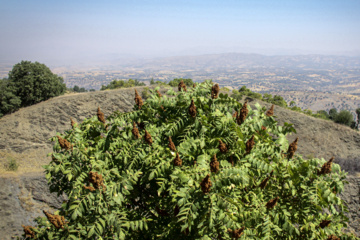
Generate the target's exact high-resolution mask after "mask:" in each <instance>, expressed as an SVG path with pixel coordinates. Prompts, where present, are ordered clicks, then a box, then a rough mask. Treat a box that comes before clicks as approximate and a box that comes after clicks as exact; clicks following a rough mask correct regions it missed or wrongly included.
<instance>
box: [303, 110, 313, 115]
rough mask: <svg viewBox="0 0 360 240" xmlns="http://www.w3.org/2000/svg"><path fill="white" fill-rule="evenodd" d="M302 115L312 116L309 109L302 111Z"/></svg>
mask: <svg viewBox="0 0 360 240" xmlns="http://www.w3.org/2000/svg"><path fill="white" fill-rule="evenodd" d="M304 113H305V114H307V115H312V114H313V113H312V111H311V110H310V109H304Z"/></svg>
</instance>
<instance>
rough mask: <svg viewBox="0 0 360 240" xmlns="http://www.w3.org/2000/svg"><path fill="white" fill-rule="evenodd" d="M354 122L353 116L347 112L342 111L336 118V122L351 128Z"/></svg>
mask: <svg viewBox="0 0 360 240" xmlns="http://www.w3.org/2000/svg"><path fill="white" fill-rule="evenodd" d="M353 120H354V117H353V115H352V114H351V112H349V111H347V110H341V111H340V112H339V113H338V114H336V116H335V118H334V122H336V123H340V124H344V125H346V126H351V123H352V122H353Z"/></svg>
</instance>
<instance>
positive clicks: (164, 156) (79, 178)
mask: <svg viewBox="0 0 360 240" xmlns="http://www.w3.org/2000/svg"><path fill="white" fill-rule="evenodd" d="M156 90H158V89H155V90H154V91H153V90H150V91H151V92H152V95H151V96H150V97H149V98H148V99H147V100H146V101H145V102H144V103H143V105H142V107H141V109H139V106H138V105H135V104H134V109H133V111H131V112H127V113H114V114H112V115H111V116H110V117H108V118H107V119H106V123H107V124H106V126H104V124H103V123H102V122H100V121H99V120H98V118H97V117H96V115H95V114H96V112H94V117H92V118H91V119H87V120H84V121H83V122H82V123H78V124H76V125H74V128H72V129H71V128H70V126H69V128H70V130H69V131H67V132H65V133H64V134H58V135H59V136H60V135H61V137H62V139H66V140H67V141H69V142H70V143H71V144H72V146H73V147H72V148H71V149H64V148H61V146H60V144H59V142H58V141H57V140H58V139H57V137H53V139H52V140H54V142H55V145H54V153H52V159H53V160H52V161H51V162H50V164H49V165H46V166H45V169H46V178H47V179H48V182H49V185H50V189H51V191H53V192H57V193H58V194H63V193H65V194H67V196H68V200H67V201H66V202H64V203H63V204H62V208H61V209H60V211H58V212H55V213H51V214H53V215H54V218H56V219H62V222H61V223H62V224H61V228H57V227H55V226H54V225H53V224H51V223H49V221H47V219H46V217H45V216H44V217H43V218H38V219H36V221H37V223H38V226H34V228H32V231H33V232H34V233H35V238H37V239H174V240H175V239H234V238H236V239H237V238H239V239H328V238H329V237H339V238H341V239H353V238H354V237H353V236H350V235H346V234H345V233H343V230H344V228H345V227H346V221H347V218H346V217H345V215H344V211H345V210H346V207H345V205H344V203H343V201H342V200H341V199H340V198H339V193H341V191H342V190H343V188H344V184H345V177H346V173H345V172H344V171H341V169H340V166H339V165H338V164H336V159H335V160H334V162H333V163H332V166H331V172H330V173H325V172H324V174H318V172H319V171H321V167H322V166H323V165H324V163H325V162H327V160H328V159H327V160H325V159H317V158H313V159H309V160H305V159H304V158H302V157H301V156H300V155H298V154H296V153H295V154H294V156H293V157H292V158H289V157H288V156H287V154H284V153H286V152H287V151H288V148H289V143H288V141H287V139H286V137H285V136H286V135H287V134H290V133H296V131H295V129H294V128H293V127H292V126H291V124H288V123H285V125H284V126H278V124H277V121H276V120H275V119H274V117H272V116H266V109H265V108H262V107H261V106H260V105H257V106H256V108H257V109H251V108H250V106H245V107H246V108H247V109H244V108H243V110H242V111H243V112H244V113H245V112H246V115H247V116H246V118H243V119H242V121H240V122H239V121H237V119H236V118H233V117H232V113H233V112H234V111H239V110H240V109H242V107H243V106H242V105H241V104H240V103H239V102H238V101H236V100H235V99H233V98H230V97H228V96H227V95H224V94H220V95H219V97H218V98H211V91H212V85H211V83H210V82H204V83H201V84H198V85H197V86H196V87H195V88H189V89H188V90H187V92H185V91H180V92H177V93H175V92H174V91H173V90H169V91H168V92H167V94H166V95H164V96H162V97H161V98H160V97H159V96H158V94H157V93H156V92H155V91H156ZM171 95H172V96H171ZM169 96H171V97H169ZM189 106H196V114H194V111H191V110H189ZM161 107H163V108H161ZM193 108H194V107H192V108H191V109H193ZM163 109H166V111H164V110H163ZM275 112H276V111H275ZM275 114H276V113H275ZM135 123H137V124H138V123H141V124H142V126H143V127H141V128H140V127H139V128H138V127H137V126H136V124H135ZM239 124H240V125H239ZM134 129H136V133H135V134H134V131H135V130H134ZM150 140H151V141H150ZM250 140H251V141H250ZM249 141H250V143H251V144H247V142H249ZM299 141H301V139H299ZM247 145H248V146H247ZM250 145H251V148H250V147H249V146H250ZM225 147H226V151H225ZM333 189H336V191H333ZM53 215H52V216H53ZM56 215H58V216H60V217H56ZM324 221H331V222H330V223H329V224H328V225H326V226H325V225H324V224H323V223H324ZM319 226H321V227H319ZM27 236H28V237H31V236H30V235H29V234H27Z"/></svg>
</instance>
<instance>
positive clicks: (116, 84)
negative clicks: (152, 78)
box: [100, 79, 145, 90]
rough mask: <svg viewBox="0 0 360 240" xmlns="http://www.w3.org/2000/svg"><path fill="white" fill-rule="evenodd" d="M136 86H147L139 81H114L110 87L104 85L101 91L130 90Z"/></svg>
mask: <svg viewBox="0 0 360 240" xmlns="http://www.w3.org/2000/svg"><path fill="white" fill-rule="evenodd" d="M135 86H145V83H143V82H140V81H139V80H137V79H129V80H127V81H124V80H116V79H115V80H113V81H111V82H110V83H109V84H108V85H102V86H101V89H100V90H107V89H117V88H129V87H135Z"/></svg>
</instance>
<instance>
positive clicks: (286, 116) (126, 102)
mask: <svg viewBox="0 0 360 240" xmlns="http://www.w3.org/2000/svg"><path fill="white" fill-rule="evenodd" d="M136 89H137V90H138V92H139V93H141V92H142V90H143V87H137V88H136ZM164 91H165V90H164ZM255 102H256V101H252V102H250V105H251V106H252V107H253V106H254V104H255ZM133 104H134V88H130V89H117V90H111V91H101V92H89V93H80V94H72V95H65V96H60V97H56V98H53V99H50V100H48V101H45V102H42V103H39V104H36V105H33V106H30V107H27V108H23V109H21V110H19V111H18V112H15V113H13V114H11V115H8V116H5V117H3V118H1V119H0V132H1V135H0V174H1V175H0V182H1V186H4V187H2V189H1V190H0V196H1V198H0V209H1V210H0V219H1V221H0V231H1V232H4V233H5V236H6V237H7V238H10V236H11V235H12V234H15V233H19V232H21V227H20V226H21V224H24V225H28V224H33V223H32V222H31V221H30V219H33V217H34V216H37V215H41V212H40V210H42V209H49V208H58V207H59V206H60V204H61V202H62V201H63V200H64V199H65V196H62V197H60V198H58V197H56V196H54V195H51V194H49V193H48V190H47V187H46V181H45V178H44V176H43V174H42V172H43V169H42V168H41V166H42V165H44V164H47V163H48V162H49V161H50V158H49V157H47V154H48V153H50V152H51V151H52V143H51V142H50V141H49V138H50V137H52V136H54V135H55V134H56V132H63V131H64V130H66V129H69V128H70V117H71V118H73V119H74V120H75V121H77V122H80V121H82V120H83V119H85V118H89V117H93V116H96V110H97V107H100V108H101V109H102V111H103V112H104V113H105V116H106V117H107V116H109V115H110V114H111V113H112V112H114V111H116V110H119V111H121V112H126V111H130V110H131V109H132V106H133ZM260 104H261V105H262V106H265V107H266V108H269V107H270V104H268V103H264V102H261V101H260ZM275 116H276V118H277V119H278V121H279V122H280V124H283V123H284V122H288V123H293V124H294V127H295V128H296V130H297V134H293V135H291V136H289V141H293V140H294V139H295V137H299V144H298V153H300V154H302V155H303V156H305V157H323V158H325V159H329V158H330V157H332V156H335V162H337V163H340V164H341V165H342V166H343V167H344V168H345V169H347V170H351V171H352V172H353V173H352V174H351V175H350V176H349V178H348V181H349V182H350V185H348V186H347V187H346V190H345V192H344V193H343V197H344V198H345V200H346V202H347V203H348V205H349V207H350V213H349V214H348V216H349V218H350V220H351V221H352V223H351V228H350V229H352V230H354V231H356V232H357V234H359V233H360V227H359V226H360V222H359V219H360V214H359V212H358V209H359V207H360V201H359V192H360V178H359V177H358V176H359V173H357V172H356V170H357V171H360V169H359V168H358V167H357V165H356V164H357V163H356V161H358V160H359V156H360V134H359V132H356V131H354V130H352V129H350V128H348V127H346V126H342V125H338V124H335V123H333V122H331V121H326V120H321V119H316V118H312V117H309V116H307V115H305V114H301V113H297V112H293V111H290V110H288V109H283V108H280V107H275ZM10 159H16V161H17V162H18V164H19V169H18V171H17V172H16V173H13V172H8V171H6V165H7V163H8V161H9V160H10Z"/></svg>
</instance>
